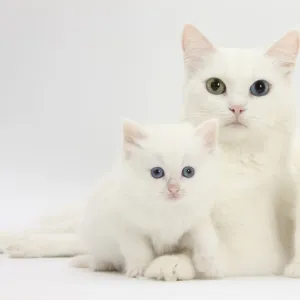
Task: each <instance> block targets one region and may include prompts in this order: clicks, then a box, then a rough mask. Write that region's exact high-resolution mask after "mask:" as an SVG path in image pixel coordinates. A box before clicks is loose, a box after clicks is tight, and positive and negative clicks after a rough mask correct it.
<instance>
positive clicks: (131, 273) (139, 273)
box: [126, 266, 146, 278]
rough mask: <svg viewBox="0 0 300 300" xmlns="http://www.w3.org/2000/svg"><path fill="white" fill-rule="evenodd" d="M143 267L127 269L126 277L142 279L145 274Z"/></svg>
mask: <svg viewBox="0 0 300 300" xmlns="http://www.w3.org/2000/svg"><path fill="white" fill-rule="evenodd" d="M145 270H146V267H145V266H135V267H127V270H126V276H128V277H132V278H138V277H143V276H144V273H145Z"/></svg>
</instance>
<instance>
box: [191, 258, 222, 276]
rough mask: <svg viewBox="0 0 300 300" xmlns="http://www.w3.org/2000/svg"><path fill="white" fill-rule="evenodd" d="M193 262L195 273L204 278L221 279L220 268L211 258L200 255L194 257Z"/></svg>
mask: <svg viewBox="0 0 300 300" xmlns="http://www.w3.org/2000/svg"><path fill="white" fill-rule="evenodd" d="M193 261H194V264H195V268H196V270H197V272H199V273H200V274H201V276H202V277H205V278H222V277H224V275H223V273H222V272H221V270H220V267H219V266H218V265H217V262H216V260H215V259H214V258H213V257H205V256H202V255H194V257H193Z"/></svg>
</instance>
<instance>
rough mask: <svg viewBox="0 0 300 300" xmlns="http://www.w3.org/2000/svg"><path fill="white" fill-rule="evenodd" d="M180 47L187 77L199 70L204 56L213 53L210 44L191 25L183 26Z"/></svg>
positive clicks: (213, 49)
mask: <svg viewBox="0 0 300 300" xmlns="http://www.w3.org/2000/svg"><path fill="white" fill-rule="evenodd" d="M181 46H182V50H183V53H184V64H185V68H186V71H187V74H188V76H192V75H193V74H195V72H196V71H197V70H198V69H199V68H200V66H201V63H202V61H203V58H204V56H206V55H208V54H210V53H212V52H214V51H215V48H214V46H213V45H212V44H211V42H209V41H208V40H207V39H206V38H205V37H204V35H202V33H200V31H199V30H198V29H197V28H196V27H194V26H193V25H185V26H184V29H183V34H182V44H181Z"/></svg>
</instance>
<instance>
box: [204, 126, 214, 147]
mask: <svg viewBox="0 0 300 300" xmlns="http://www.w3.org/2000/svg"><path fill="white" fill-rule="evenodd" d="M204 144H205V145H206V146H207V147H214V146H215V145H216V133H215V132H214V131H211V130H210V131H208V132H207V133H205V135H204Z"/></svg>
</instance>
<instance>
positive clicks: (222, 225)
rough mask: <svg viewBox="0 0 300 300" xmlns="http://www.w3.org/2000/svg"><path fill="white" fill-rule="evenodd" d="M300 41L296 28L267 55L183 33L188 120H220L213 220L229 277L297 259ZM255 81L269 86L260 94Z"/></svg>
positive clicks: (277, 269)
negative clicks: (294, 152)
mask: <svg viewBox="0 0 300 300" xmlns="http://www.w3.org/2000/svg"><path fill="white" fill-rule="evenodd" d="M298 44H299V37H298V34H296V33H293V32H292V33H290V34H289V35H287V36H286V37H285V38H283V39H282V40H281V41H279V42H278V43H276V44H274V46H272V47H271V48H270V49H269V50H268V51H267V52H266V54H265V53H263V52H260V51H255V50H251V51H250V50H240V49H215V48H214V47H213V46H212V44H211V43H210V42H208V41H207V40H206V39H205V38H204V37H203V36H202V35H201V34H200V33H199V32H198V31H197V30H196V29H195V28H194V27H192V26H188V27H187V28H186V30H185V32H184V36H183V49H184V52H185V65H186V69H187V81H186V85H185V105H184V113H183V119H184V120H185V121H189V122H192V123H194V124H198V123H199V122H202V121H203V120H205V119H207V118H210V117H212V116H213V117H217V118H219V120H220V139H219V141H220V148H221V153H222V158H221V164H222V166H221V172H222V177H221V185H220V187H219V197H217V200H216V206H215V210H214V213H213V219H214V222H215V224H216V228H217V233H218V237H219V239H220V242H221V246H220V248H219V255H218V257H219V260H218V262H219V264H220V265H221V266H222V270H223V272H224V274H225V276H240V275H271V274H278V273H282V271H283V269H284V266H285V264H286V263H287V262H288V261H289V259H290V258H291V252H290V247H291V235H292V227H291V221H290V220H289V218H288V217H289V213H290V212H289V210H290V208H289V206H290V205H291V204H292V203H293V202H295V200H296V187H295V183H294V178H293V174H292V170H291V146H292V141H293V137H294V129H295V125H294V122H295V97H294V94H293V89H292V87H291V78H290V76H291V75H290V74H289V73H290V72H291V70H292V68H293V65H294V61H295V58H296V56H297V52H298ZM208 84H211V85H210V86H208ZM253 84H256V87H255V88H256V89H259V88H261V86H259V85H264V86H265V87H268V88H269V90H268V91H267V92H266V93H265V91H264V90H263V89H261V90H260V92H261V94H259V93H258V91H257V90H255V88H253ZM251 89H252V91H251ZM166 259H168V257H166ZM160 260H162V258H160ZM185 263H186V262H185ZM153 264H156V262H153ZM156 268H157V270H159V265H157V266H156Z"/></svg>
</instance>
